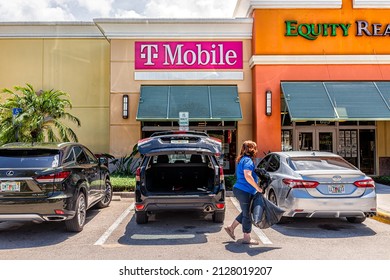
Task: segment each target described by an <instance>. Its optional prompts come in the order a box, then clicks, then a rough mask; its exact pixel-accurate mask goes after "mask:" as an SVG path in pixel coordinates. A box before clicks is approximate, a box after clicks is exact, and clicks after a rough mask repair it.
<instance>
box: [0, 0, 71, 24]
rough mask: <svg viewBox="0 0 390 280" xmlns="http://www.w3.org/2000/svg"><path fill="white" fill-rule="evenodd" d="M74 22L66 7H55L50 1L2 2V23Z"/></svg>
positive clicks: (8, 0)
mask: <svg viewBox="0 0 390 280" xmlns="http://www.w3.org/2000/svg"><path fill="white" fill-rule="evenodd" d="M47 20H50V21H72V20H75V18H74V16H73V14H72V13H71V12H70V11H69V10H67V9H66V7H65V6H58V5H57V6H54V5H52V2H51V1H49V0H12V1H10V0H0V21H47Z"/></svg>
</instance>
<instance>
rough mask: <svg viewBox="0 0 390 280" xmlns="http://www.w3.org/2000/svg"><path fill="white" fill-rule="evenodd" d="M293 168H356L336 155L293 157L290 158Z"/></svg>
mask: <svg viewBox="0 0 390 280" xmlns="http://www.w3.org/2000/svg"><path fill="white" fill-rule="evenodd" d="M290 166H291V167H292V168H293V169H294V170H335V169H336V170H356V168H355V167H354V166H353V165H351V164H350V163H348V162H347V161H345V160H344V159H342V158H336V157H295V158H290Z"/></svg>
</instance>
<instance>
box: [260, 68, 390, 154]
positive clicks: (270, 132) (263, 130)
mask: <svg viewBox="0 0 390 280" xmlns="http://www.w3.org/2000/svg"><path fill="white" fill-rule="evenodd" d="M330 80H331V81H381V80H386V81H389V80H390V65H269V66H265V65H258V66H255V67H254V68H253V106H254V126H253V128H254V133H253V136H254V139H255V141H256V142H257V143H258V146H259V154H258V156H259V157H262V156H263V152H268V151H280V149H281V136H280V133H281V114H280V101H281V100H280V96H281V89H280V82H282V81H330ZM266 90H271V91H272V115H271V116H266V114H265V92H266ZM307 106H308V107H310V102H308V103H307Z"/></svg>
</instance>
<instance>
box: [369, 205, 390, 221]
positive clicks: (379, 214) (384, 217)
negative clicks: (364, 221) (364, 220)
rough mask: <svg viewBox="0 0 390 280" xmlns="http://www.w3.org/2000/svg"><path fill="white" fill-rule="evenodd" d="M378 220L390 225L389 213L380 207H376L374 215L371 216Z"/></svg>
mask: <svg viewBox="0 0 390 280" xmlns="http://www.w3.org/2000/svg"><path fill="white" fill-rule="evenodd" d="M371 218H372V219H374V220H377V221H378V222H382V223H385V224H389V225H390V213H389V212H387V211H384V210H381V209H377V211H376V216H373V217H371Z"/></svg>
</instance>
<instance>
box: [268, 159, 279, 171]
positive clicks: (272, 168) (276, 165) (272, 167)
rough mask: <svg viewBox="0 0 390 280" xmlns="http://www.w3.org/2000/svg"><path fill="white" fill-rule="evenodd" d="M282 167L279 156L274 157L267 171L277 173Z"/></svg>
mask: <svg viewBox="0 0 390 280" xmlns="http://www.w3.org/2000/svg"><path fill="white" fill-rule="evenodd" d="M279 167H280V159H279V156H277V155H272V156H271V158H270V160H269V162H268V169H266V171H268V172H275V171H276V170H278V169H279Z"/></svg>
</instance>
